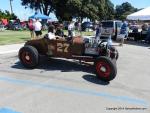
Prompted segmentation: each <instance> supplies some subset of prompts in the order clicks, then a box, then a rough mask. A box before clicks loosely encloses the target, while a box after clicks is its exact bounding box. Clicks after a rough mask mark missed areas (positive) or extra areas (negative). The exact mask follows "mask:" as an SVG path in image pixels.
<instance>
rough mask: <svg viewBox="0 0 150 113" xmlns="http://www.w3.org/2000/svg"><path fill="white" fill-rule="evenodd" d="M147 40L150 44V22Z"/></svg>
mask: <svg viewBox="0 0 150 113" xmlns="http://www.w3.org/2000/svg"><path fill="white" fill-rule="evenodd" d="M145 41H146V43H148V44H150V23H149V27H148V31H147V36H146V39H145Z"/></svg>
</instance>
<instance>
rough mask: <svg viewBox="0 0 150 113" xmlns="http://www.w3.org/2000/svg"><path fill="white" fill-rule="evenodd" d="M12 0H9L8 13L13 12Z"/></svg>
mask: <svg viewBox="0 0 150 113" xmlns="http://www.w3.org/2000/svg"><path fill="white" fill-rule="evenodd" d="M12 1H13V0H9V3H10V13H11V14H13V8H12Z"/></svg>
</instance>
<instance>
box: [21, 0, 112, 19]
mask: <svg viewBox="0 0 150 113" xmlns="http://www.w3.org/2000/svg"><path fill="white" fill-rule="evenodd" d="M21 1H22V5H24V6H25V7H29V8H31V9H34V10H40V12H41V13H44V14H45V15H49V14H50V13H51V12H54V13H55V14H56V17H57V18H58V20H62V21H63V20H72V18H81V19H83V18H86V17H87V18H89V19H91V20H95V19H97V20H99V19H103V18H107V19H108V18H110V17H112V14H113V13H112V12H114V9H113V4H112V3H111V2H110V0H21ZM109 15H110V16H109Z"/></svg>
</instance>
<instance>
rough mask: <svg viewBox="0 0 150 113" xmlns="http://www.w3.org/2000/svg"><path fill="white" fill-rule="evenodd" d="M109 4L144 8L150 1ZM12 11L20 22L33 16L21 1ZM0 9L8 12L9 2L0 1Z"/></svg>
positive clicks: (5, 0)
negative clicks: (128, 4)
mask: <svg viewBox="0 0 150 113" xmlns="http://www.w3.org/2000/svg"><path fill="white" fill-rule="evenodd" d="M111 2H112V3H113V4H114V5H115V6H116V5H121V4H122V3H124V2H129V3H131V4H132V6H134V7H135V8H146V7H149V6H150V0H111ZM12 5H13V11H14V13H15V14H16V15H17V16H18V17H19V18H20V19H22V20H26V19H28V17H29V16H31V15H33V14H34V11H33V10H30V9H25V8H24V6H22V5H21V0H13V2H12ZM0 9H1V10H2V11H4V10H8V11H10V5H9V0H0ZM50 17H51V18H52V19H54V20H56V17H55V15H54V14H50Z"/></svg>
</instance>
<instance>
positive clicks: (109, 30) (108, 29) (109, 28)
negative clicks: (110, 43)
mask: <svg viewBox="0 0 150 113" xmlns="http://www.w3.org/2000/svg"><path fill="white" fill-rule="evenodd" d="M121 26H122V22H121V21H118V20H107V21H102V32H101V34H104V35H106V34H110V35H111V36H112V38H113V39H114V40H116V38H117V35H118V34H120V30H121Z"/></svg>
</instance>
